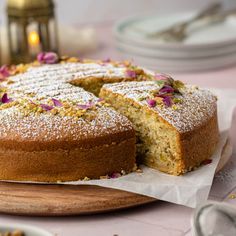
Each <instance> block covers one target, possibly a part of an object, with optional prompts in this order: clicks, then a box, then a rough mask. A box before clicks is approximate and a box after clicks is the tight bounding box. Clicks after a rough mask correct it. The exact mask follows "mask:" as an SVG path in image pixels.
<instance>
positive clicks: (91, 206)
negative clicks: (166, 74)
mask: <svg viewBox="0 0 236 236" xmlns="http://www.w3.org/2000/svg"><path fill="white" fill-rule="evenodd" d="M231 154H232V146H231V145H230V144H229V143H228V142H227V144H226V145H225V147H224V149H223V152H222V157H221V161H220V163H219V165H218V168H217V171H219V170H220V169H222V168H223V167H224V165H225V164H226V163H227V161H228V160H229V158H230V156H231ZM156 200H157V199H154V198H150V197H147V196H143V195H139V194H135V193H130V192H126V191H122V190H116V189H111V188H103V187H98V186H89V185H77V186H75V185H56V184H52V185H45V184H21V183H9V182H0V212H1V213H7V214H14V215H30V216H32V215H35V216H65V215H85V214H95V213H102V212H108V211H114V210H118V209H125V208H130V207H135V206H139V205H143V204H146V203H151V202H154V201H156Z"/></svg>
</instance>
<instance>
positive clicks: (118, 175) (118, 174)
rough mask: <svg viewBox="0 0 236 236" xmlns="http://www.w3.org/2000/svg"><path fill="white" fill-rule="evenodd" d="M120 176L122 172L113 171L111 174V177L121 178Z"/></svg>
mask: <svg viewBox="0 0 236 236" xmlns="http://www.w3.org/2000/svg"><path fill="white" fill-rule="evenodd" d="M119 177H121V174H120V173H113V174H111V175H110V178H111V179H116V178H119Z"/></svg>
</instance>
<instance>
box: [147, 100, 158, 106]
mask: <svg viewBox="0 0 236 236" xmlns="http://www.w3.org/2000/svg"><path fill="white" fill-rule="evenodd" d="M147 104H148V106H149V107H155V106H156V104H157V102H156V101H155V100H153V99H148V100H147Z"/></svg>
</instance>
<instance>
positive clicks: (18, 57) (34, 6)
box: [7, 0, 58, 63]
mask: <svg viewBox="0 0 236 236" xmlns="http://www.w3.org/2000/svg"><path fill="white" fill-rule="evenodd" d="M7 15H8V41H9V53H10V59H11V62H12V63H21V62H29V61H31V60H32V55H31V54H30V45H29V42H28V32H27V28H28V27H29V26H30V25H32V24H36V25H37V33H38V35H39V41H40V47H41V51H54V52H58V32H57V21H56V16H55V13H54V3H53V1H52V0H33V1H32V0H8V1H7ZM50 23H52V24H53V25H52V28H53V29H52V31H53V32H51V31H50V29H49V27H50ZM13 25H15V26H16V28H15V30H16V32H12V31H13V30H12V27H13ZM14 33H15V34H16V35H14ZM52 33H53V34H54V35H52ZM13 40H15V45H14V43H13V42H14V41H13ZM14 46H15V47H14Z"/></svg>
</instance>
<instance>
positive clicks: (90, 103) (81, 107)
mask: <svg viewBox="0 0 236 236" xmlns="http://www.w3.org/2000/svg"><path fill="white" fill-rule="evenodd" d="M93 105H94V103H92V102H89V103H88V104H78V105H77V106H78V108H80V109H82V110H87V109H89V108H91V107H92V106H93Z"/></svg>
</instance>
